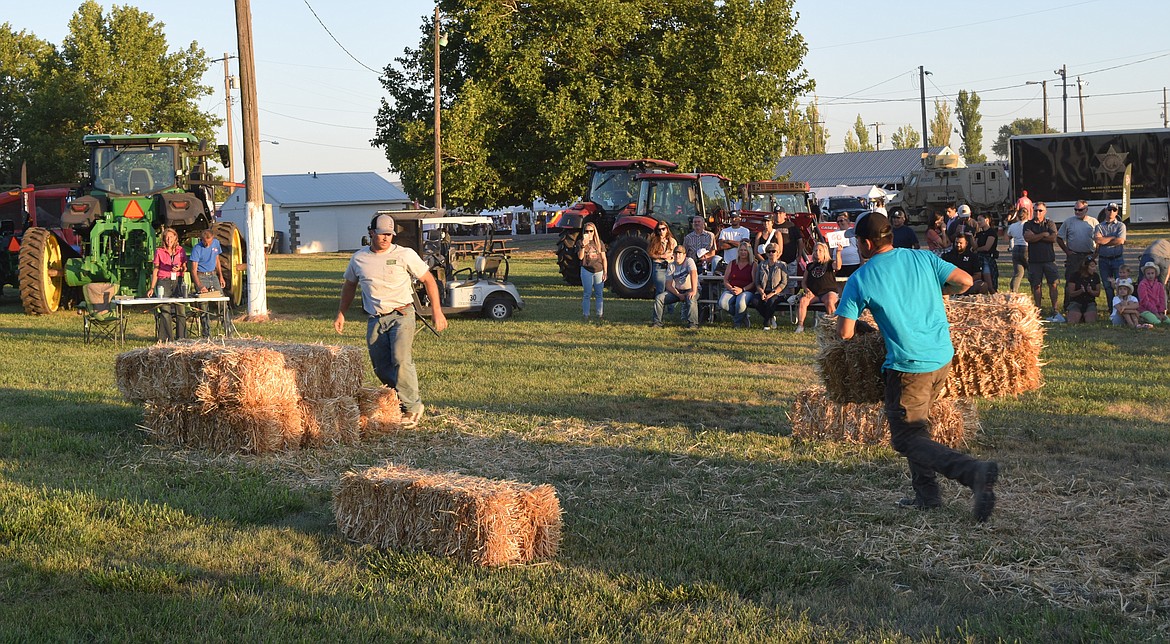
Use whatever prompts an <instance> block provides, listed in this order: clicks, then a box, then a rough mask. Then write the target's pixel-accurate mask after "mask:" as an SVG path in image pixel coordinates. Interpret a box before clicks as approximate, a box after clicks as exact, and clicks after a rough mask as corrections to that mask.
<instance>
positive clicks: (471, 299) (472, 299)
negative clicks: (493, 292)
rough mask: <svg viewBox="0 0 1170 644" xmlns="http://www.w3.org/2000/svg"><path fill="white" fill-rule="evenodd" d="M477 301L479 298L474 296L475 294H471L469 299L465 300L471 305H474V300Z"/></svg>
mask: <svg viewBox="0 0 1170 644" xmlns="http://www.w3.org/2000/svg"><path fill="white" fill-rule="evenodd" d="M478 299H479V298H478V297H477V294H476V293H472V294H471V297H469V298H467V301H469V302H471V303H472V304H474V303H475V301H476V300H478Z"/></svg>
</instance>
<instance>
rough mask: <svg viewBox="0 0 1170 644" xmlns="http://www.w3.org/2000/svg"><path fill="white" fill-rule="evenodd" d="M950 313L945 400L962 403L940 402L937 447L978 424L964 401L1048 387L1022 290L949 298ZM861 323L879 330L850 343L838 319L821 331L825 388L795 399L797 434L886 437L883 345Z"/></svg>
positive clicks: (825, 322) (935, 419) (1039, 329)
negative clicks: (841, 332)
mask: <svg viewBox="0 0 1170 644" xmlns="http://www.w3.org/2000/svg"><path fill="white" fill-rule="evenodd" d="M946 311H947V319H948V320H949V321H950V324H951V342H952V343H953V344H954V346H955V357H954V359H953V361H952V362H951V372H950V375H949V377H948V378H947V381H946V383H945V384H944V386H943V390H942V393H941V397H942V399H943V400H944V401H945V400H951V399H960V402H959V403H958V406H959V410H958V411H956V410H948V409H947V408H945V405H944V406H942V407H940V403H939V402H936V403H935V405H934V407H932V409H931V420H932V423H933V429H932V434H933V435H935V437H936V440H940V442H947V441H957V442H961V440H962V437H963V436H965V435H967V434H969V433H970V432H973V431H975V429H976V428H977V427H978V418H977V417H976V415H975V406H974V404H973V403H971V402H970V401H962V400H961V399H969V398H995V397H999V396H1014V395H1018V394H1021V393H1024V392H1026V391H1032V390H1034V389H1038V388H1040V387H1041V386H1042V385H1043V378H1042V375H1041V371H1040V368H1041V366H1042V363H1041V362H1040V351H1041V350H1042V348H1043V346H1044V327H1043V325H1042V323H1041V321H1040V311H1039V310H1038V309H1037V308H1036V307H1035V306H1034V305H1033V304H1032V300H1031V298H1030V297H1028V296H1026V295H1023V294H1019V293H998V294H993V295H975V296H964V297H955V298H949V299H947V300H946ZM861 321H864V322H866V323H867V324H868V325H870V326H872V327H873V329H875V330H872V331H868V332H862V333H858V334H856V335H855V337H854V338H852V339H851V340H848V341H843V340H841V339H840V338H839V337H837V332H836V319H835V318H832V317H825V318H824V319H822V320H821V323H820V324H819V325H818V326H817V344H818V347H819V351H818V353H817V356H816V368H817V372H818V373H819V375H820V376H821V379H822V381H823V382H824V387H823V389H822V388H819V387H817V388H813V389H808V390H805V391H803V392H801V393H800V394H799V395H798V397H797V402H796V404H795V405H794V407H793V412H792V413H791V414H790V417H791V420H792V433H793V436H803V437H809V438H834V439H837V440H848V441H859V442H872V441H874V440H888V424H887V423H886V422H885V416H884V413H883V412H882V410H881V404H880V403H881V401H882V399H883V384H882V376H881V371H882V362H883V361H884V360H885V355H886V348H885V340H884V338H883V337H882V335H881V332H880V331H877V330H876V328H877V325H876V324H875V323H874V322H873V318H872V317H869V315H868V312H867V313H866V314H865V315H864V316H863V317H862V319H861ZM940 402H941V401H940ZM834 405H837V407H834ZM956 432H959V433H960V435H959V436H957V437H955V436H954V434H955V433H956ZM951 444H955V443H954V442H952V443H951Z"/></svg>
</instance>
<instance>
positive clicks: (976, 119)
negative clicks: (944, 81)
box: [955, 89, 987, 163]
mask: <svg viewBox="0 0 1170 644" xmlns="http://www.w3.org/2000/svg"><path fill="white" fill-rule="evenodd" d="M955 116H956V118H958V120H959V137H960V138H961V139H962V140H963V145H962V146H961V147H960V148H959V153H960V154H962V155H963V159H964V160H965V161H966V162H967V163H983V162H985V161H987V155H986V154H983V125H982V123H980V121H982V120H983V117H982V116H980V114H979V95H978V94H976V93H975V92H971V93H970V94H968V93H967V90H965V89H962V90H959V99H958V100H957V101H955Z"/></svg>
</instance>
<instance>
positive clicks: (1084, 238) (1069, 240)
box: [1056, 199, 1098, 299]
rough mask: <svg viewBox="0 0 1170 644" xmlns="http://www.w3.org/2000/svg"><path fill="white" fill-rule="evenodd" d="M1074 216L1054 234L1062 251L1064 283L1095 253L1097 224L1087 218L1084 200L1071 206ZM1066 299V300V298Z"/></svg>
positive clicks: (1086, 206) (1095, 221) (1087, 205)
mask: <svg viewBox="0 0 1170 644" xmlns="http://www.w3.org/2000/svg"><path fill="white" fill-rule="evenodd" d="M1073 214H1074V216H1072V217H1069V218H1068V219H1065V220H1064V223H1062V224H1061V225H1060V230H1059V231H1057V233H1056V243H1058V244H1060V249H1061V250H1063V251H1064V254H1065V260H1064V281H1065V283H1066V284H1067V283H1068V280H1069V277H1071V276H1072V275H1073V274H1074V273H1076V272H1077V271H1079V270H1081V264H1084V263H1085V260H1086V259H1088V258H1090V257H1092V256H1093V254H1094V253H1096V252H1097V242H1095V241H1093V238H1094V237H1095V236H1096V229H1097V226H1098V222H1097V220H1096V219H1094V218H1093V217H1090V216H1089V203H1088V202H1087V201H1085V200H1084V199H1081V200H1079V201H1077V203H1076V204H1075V205H1074V206H1073ZM1066 299H1067V298H1066Z"/></svg>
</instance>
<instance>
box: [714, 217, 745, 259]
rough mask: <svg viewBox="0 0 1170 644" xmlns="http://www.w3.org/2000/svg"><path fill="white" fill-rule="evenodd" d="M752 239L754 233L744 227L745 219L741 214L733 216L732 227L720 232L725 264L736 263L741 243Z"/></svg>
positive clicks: (720, 247) (720, 248) (720, 245)
mask: <svg viewBox="0 0 1170 644" xmlns="http://www.w3.org/2000/svg"><path fill="white" fill-rule="evenodd" d="M751 238H752V231H750V230H748V229H747V228H745V227H744V226H743V219H742V218H741V217H740V216H739V213H738V212H737V213H735V214H734V215H732V216H731V225H730V226H728V227H727V228H724V229H723V230H721V231H719V250H721V251H723V263H724V264H730V263H731V262H734V261H735V256H736V253H738V252H739V242H741V241H745V240H748V241H750V240H751Z"/></svg>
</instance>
